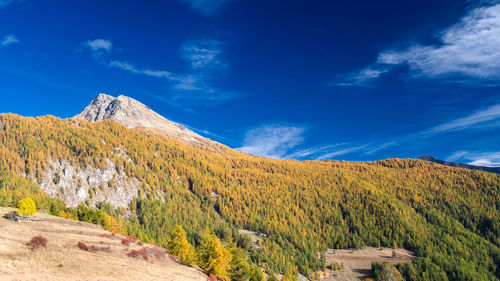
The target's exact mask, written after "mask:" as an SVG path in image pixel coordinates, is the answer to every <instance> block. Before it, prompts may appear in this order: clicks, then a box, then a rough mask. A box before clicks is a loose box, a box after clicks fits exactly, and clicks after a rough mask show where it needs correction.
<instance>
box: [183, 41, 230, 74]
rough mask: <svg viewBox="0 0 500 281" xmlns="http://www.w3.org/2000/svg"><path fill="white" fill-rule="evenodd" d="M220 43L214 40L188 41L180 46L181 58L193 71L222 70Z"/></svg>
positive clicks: (223, 64) (224, 65) (223, 65)
mask: <svg viewBox="0 0 500 281" xmlns="http://www.w3.org/2000/svg"><path fill="white" fill-rule="evenodd" d="M221 46H222V43H221V42H219V41H216V40H198V41H189V42H187V43H185V44H183V45H182V46H181V51H182V54H183V57H184V58H185V59H186V60H187V61H189V62H190V63H191V67H192V68H193V69H211V68H224V67H226V66H227V65H226V64H225V63H224V62H223V61H222V58H221V54H222V49H221Z"/></svg>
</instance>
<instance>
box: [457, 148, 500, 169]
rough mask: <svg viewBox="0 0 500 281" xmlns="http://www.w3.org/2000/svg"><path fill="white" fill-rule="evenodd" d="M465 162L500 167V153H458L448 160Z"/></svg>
mask: <svg viewBox="0 0 500 281" xmlns="http://www.w3.org/2000/svg"><path fill="white" fill-rule="evenodd" d="M460 159H462V160H464V161H463V162H467V163H468V164H471V165H477V166H487V167H500V152H469V151H457V152H455V153H453V154H452V155H450V157H448V158H447V160H448V161H457V160H460Z"/></svg>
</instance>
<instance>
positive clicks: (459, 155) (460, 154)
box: [446, 150, 469, 162]
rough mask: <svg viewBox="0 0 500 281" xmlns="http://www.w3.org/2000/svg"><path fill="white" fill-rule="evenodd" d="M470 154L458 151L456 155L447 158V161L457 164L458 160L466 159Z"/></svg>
mask: <svg viewBox="0 0 500 281" xmlns="http://www.w3.org/2000/svg"><path fill="white" fill-rule="evenodd" d="M468 153H469V152H467V151H463V150H461V151H457V152H455V153H453V154H452V155H450V156H448V157H447V158H446V161H450V162H455V161H457V160H458V159H461V158H462V157H464V156H465V155H467V154H468Z"/></svg>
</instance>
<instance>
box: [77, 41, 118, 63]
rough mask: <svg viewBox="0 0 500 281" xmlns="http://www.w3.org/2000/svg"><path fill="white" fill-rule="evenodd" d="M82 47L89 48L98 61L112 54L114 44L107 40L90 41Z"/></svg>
mask: <svg viewBox="0 0 500 281" xmlns="http://www.w3.org/2000/svg"><path fill="white" fill-rule="evenodd" d="M82 45H83V46H85V47H87V48H89V49H90V51H91V52H92V55H93V56H94V58H96V59H97V58H99V57H101V56H102V55H104V54H109V53H111V49H112V48H113V43H112V42H111V41H110V40H105V39H95V40H88V41H86V42H84V43H82Z"/></svg>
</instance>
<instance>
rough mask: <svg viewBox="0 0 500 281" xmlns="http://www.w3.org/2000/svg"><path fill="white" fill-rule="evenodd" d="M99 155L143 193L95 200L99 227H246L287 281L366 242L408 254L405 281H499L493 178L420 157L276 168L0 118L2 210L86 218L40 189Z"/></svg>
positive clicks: (155, 234)
mask: <svg viewBox="0 0 500 281" xmlns="http://www.w3.org/2000/svg"><path fill="white" fill-rule="evenodd" d="M117 149H118V150H120V151H123V152H124V153H125V154H126V155H127V157H123V156H120V155H119V154H118V153H116V151H117ZM108 159H109V160H110V161H111V162H113V163H114V164H115V166H116V167H117V169H120V168H123V169H124V171H125V173H126V175H127V176H128V177H131V178H132V177H135V178H137V179H138V180H139V182H140V183H141V186H140V191H139V196H138V197H136V198H135V199H134V200H133V201H132V202H131V204H130V206H129V208H128V210H127V209H125V208H118V209H113V208H112V207H111V206H110V205H109V204H105V203H104V204H100V209H101V211H102V212H100V213H103V214H104V213H107V214H109V215H111V217H109V218H107V217H106V216H107V215H101V216H104V217H106V218H105V219H96V220H97V222H101V223H102V222H104V221H105V222H106V224H107V225H106V227H107V228H112V229H111V230H112V231H118V232H127V233H128V234H133V235H136V236H138V237H139V238H140V239H141V240H144V241H149V242H155V243H156V244H158V245H161V246H166V244H167V239H168V235H167V234H168V233H170V231H172V229H173V227H174V225H175V224H180V225H182V226H183V227H184V228H185V229H186V232H187V234H188V239H189V240H190V242H192V243H193V244H194V245H195V246H197V245H199V243H200V238H201V237H200V233H202V232H203V230H204V229H206V228H209V229H211V230H212V231H214V232H215V234H217V236H219V237H220V238H222V239H223V240H224V241H230V240H233V242H235V243H238V242H239V240H242V237H240V236H239V235H238V234H237V232H236V230H237V229H247V230H252V231H256V232H259V233H263V234H266V237H265V239H264V240H263V242H262V243H260V245H259V247H252V248H250V245H248V243H243V242H240V243H239V245H240V246H241V247H242V248H243V249H245V250H247V251H248V253H249V255H250V256H251V260H252V261H253V262H254V263H256V264H259V265H260V266H262V267H264V268H266V269H268V270H269V271H273V272H281V273H288V274H289V275H290V276H292V275H295V273H296V272H297V270H298V271H300V272H302V273H303V274H309V273H311V272H312V271H315V270H318V269H322V268H324V266H325V262H324V258H323V257H322V256H321V255H319V256H318V253H320V252H323V251H325V250H326V249H327V248H349V247H353V248H359V247H362V246H365V245H371V246H376V247H379V246H388V247H404V248H407V249H410V250H413V251H415V253H416V255H417V257H418V258H417V259H416V260H415V261H414V262H413V263H412V264H409V265H405V266H401V267H400V268H401V273H402V275H403V277H404V278H406V279H407V280H498V279H499V278H500V267H499V264H500V248H499V247H500V211H499V208H500V206H499V205H500V197H499V188H500V175H497V174H493V173H487V172H482V171H472V170H465V169H460V168H454V167H447V166H442V165H439V164H434V163H430V162H427V161H423V160H413V159H388V160H382V161H378V162H366V163H365V162H345V161H303V162H299V161H288V160H275V159H267V158H262V157H256V156H251V155H246V154H243V153H240V152H236V151H234V150H231V149H229V148H226V147H223V146H221V147H220V149H217V150H214V149H213V148H210V147H206V148H203V147H191V146H188V145H186V144H183V143H181V142H178V141H174V140H170V139H167V138H165V137H162V136H159V135H155V134H153V133H149V132H147V131H144V130H141V129H134V130H129V129H126V128H124V127H123V126H121V125H119V124H117V123H115V122H112V121H104V122H99V123H88V122H85V121H75V120H61V119H59V118H56V117H52V116H45V117H39V118H26V117H20V116H16V115H11V114H2V115H0V169H1V177H0V204H1V205H15V204H16V203H17V200H19V199H20V198H22V197H24V196H26V195H30V196H32V197H33V198H34V199H35V201H36V202H37V204H38V205H39V207H40V206H41V207H42V208H46V209H47V210H49V211H50V212H52V213H55V214H62V215H70V216H73V217H77V218H79V219H85V218H84V217H83V216H84V215H83V214H85V213H86V211H85V210H86V207H85V206H80V207H78V208H77V209H68V208H65V207H64V205H63V203H62V202H61V201H58V200H56V199H50V200H49V199H48V197H47V196H46V195H44V194H43V192H42V190H41V189H40V188H39V187H38V185H37V183H40V182H41V181H42V180H43V176H44V174H43V173H42V172H43V171H44V170H45V169H46V168H47V166H48V163H49V162H50V160H67V161H70V162H71V163H75V164H78V165H80V166H92V167H96V168H104V167H106V165H107V160H108ZM25 178H27V179H29V180H26V179H25ZM31 180H33V181H35V182H32V181H31ZM101 188H114V187H113V186H112V185H110V186H105V187H101ZM61 211H62V212H61ZM127 212H130V213H131V215H127ZM100 213H99V214H100ZM87 220H88V218H87ZM90 220H92V218H90Z"/></svg>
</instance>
